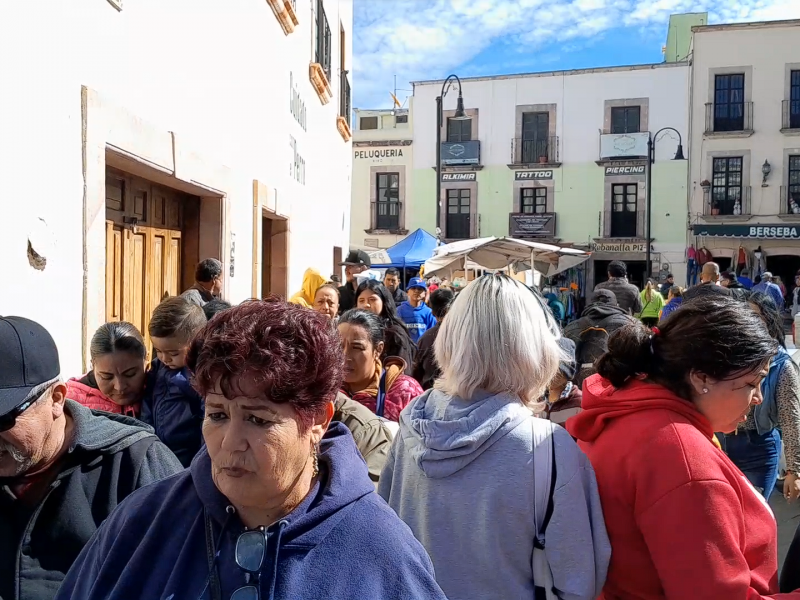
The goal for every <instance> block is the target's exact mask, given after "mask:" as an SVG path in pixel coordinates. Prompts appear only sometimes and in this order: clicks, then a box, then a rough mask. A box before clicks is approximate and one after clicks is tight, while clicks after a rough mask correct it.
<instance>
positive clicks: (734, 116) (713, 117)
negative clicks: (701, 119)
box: [705, 102, 753, 133]
mask: <svg viewBox="0 0 800 600" xmlns="http://www.w3.org/2000/svg"><path fill="white" fill-rule="evenodd" d="M739 131H753V103H752V102H740V103H738V104H715V103H713V102H708V103H706V131H705V132H706V133H735V132H739Z"/></svg>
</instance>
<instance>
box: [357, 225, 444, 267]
mask: <svg viewBox="0 0 800 600" xmlns="http://www.w3.org/2000/svg"><path fill="white" fill-rule="evenodd" d="M437 244H438V243H437V241H436V238H435V237H434V236H432V235H431V234H430V233H428V232H427V231H425V230H424V229H417V230H416V231H414V232H412V233H410V234H408V235H407V236H406V237H405V238H403V239H402V240H400V241H399V242H397V243H396V244H395V245H394V246H391V247H389V248H387V249H386V254H388V255H389V258H390V259H392V262H390V263H385V264H373V265H372V266H373V267H374V268H376V269H388V268H390V267H394V268H395V269H402V268H404V267H408V268H409V269H419V268H420V267H421V266H422V265H424V264H425V261H426V260H428V259H429V258H431V257H432V256H433V252H434V250H435V249H436V246H437Z"/></svg>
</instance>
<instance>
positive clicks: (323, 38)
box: [316, 0, 331, 82]
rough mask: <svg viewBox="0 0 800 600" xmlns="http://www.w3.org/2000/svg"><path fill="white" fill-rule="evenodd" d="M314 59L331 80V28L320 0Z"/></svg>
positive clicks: (318, 1) (318, 0)
mask: <svg viewBox="0 0 800 600" xmlns="http://www.w3.org/2000/svg"><path fill="white" fill-rule="evenodd" d="M316 61H317V63H319V64H320V65H321V66H322V70H323V71H324V72H325V76H326V77H327V78H328V82H330V80H331V28H330V26H329V25H328V17H326V16H325V7H324V6H323V5H322V0H317V51H316Z"/></svg>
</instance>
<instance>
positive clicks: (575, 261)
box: [425, 237, 589, 277]
mask: <svg viewBox="0 0 800 600" xmlns="http://www.w3.org/2000/svg"><path fill="white" fill-rule="evenodd" d="M588 259H589V253H588V252H584V251H583V250H577V249H575V248H565V247H562V246H556V245H554V244H545V243H542V242H532V241H529V240H519V239H514V238H509V237H501V238H496V237H488V238H479V239H476V240H462V241H459V242H453V243H452V244H447V245H444V246H439V248H437V249H436V256H434V257H433V258H431V259H430V260H428V261H427V262H426V263H425V274H426V275H431V274H433V273H435V272H437V271H444V270H449V271H453V270H458V269H460V268H463V265H464V264H465V261H469V263H472V264H473V265H475V267H477V268H481V269H485V270H488V271H496V270H500V269H505V268H506V267H509V266H513V267H514V269H515V270H516V271H518V272H519V271H525V270H528V269H530V268H531V267H533V268H534V269H536V270H537V271H539V272H540V273H542V274H544V275H546V276H547V277H552V276H553V275H556V274H557V273H560V272H561V271H565V270H567V269H570V268H572V267H574V266H576V265H579V264H581V263H582V262H585V261H586V260H588ZM459 263H460V264H459ZM471 268H474V267H471Z"/></svg>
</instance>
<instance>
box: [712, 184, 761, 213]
mask: <svg viewBox="0 0 800 600" xmlns="http://www.w3.org/2000/svg"><path fill="white" fill-rule="evenodd" d="M735 189H736V188H734V190H731V189H728V193H727V195H726V196H725V197H724V198H723V197H718V198H715V197H714V192H713V189H712V188H711V187H707V188H704V189H703V196H704V202H703V207H704V213H703V214H705V215H706V216H712V217H716V216H720V217H725V216H731V217H738V216H739V215H749V214H752V213H751V212H750V198H751V195H752V194H751V188H750V186H742V188H741V191H740V192H739V193H738V194H737V193H736V192H735ZM732 192H733V193H732Z"/></svg>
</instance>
